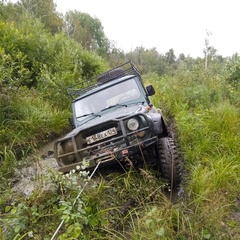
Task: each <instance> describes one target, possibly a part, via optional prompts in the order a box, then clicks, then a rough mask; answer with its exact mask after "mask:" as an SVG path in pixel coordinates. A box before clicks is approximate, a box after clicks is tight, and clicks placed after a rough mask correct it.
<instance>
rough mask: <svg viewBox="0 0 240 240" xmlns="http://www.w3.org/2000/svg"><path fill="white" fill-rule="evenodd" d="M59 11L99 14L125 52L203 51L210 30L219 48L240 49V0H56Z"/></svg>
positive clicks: (199, 53)
mask: <svg viewBox="0 0 240 240" xmlns="http://www.w3.org/2000/svg"><path fill="white" fill-rule="evenodd" d="M54 2H55V3H56V4H57V10H58V11H59V12H63V13H64V12H66V11H68V10H77V11H80V12H85V13H89V14H90V15H91V16H92V17H97V18H98V19H99V20H100V21H101V23H102V26H103V27H104V32H105V34H106V36H107V38H108V39H110V40H112V41H114V42H115V44H116V46H117V47H118V48H121V49H123V50H124V51H125V52H128V51H130V50H134V49H135V47H140V46H142V47H144V48H147V49H149V48H152V47H156V49H157V51H158V52H159V53H163V54H165V53H166V52H167V51H168V50H169V49H170V48H173V50H174V52H175V54H176V55H177V56H178V55H179V54H180V53H184V54H185V55H190V56H192V57H197V56H200V57H203V48H204V41H205V38H206V36H207V35H206V31H209V32H211V33H212V35H211V37H210V44H211V45H212V46H213V47H214V48H215V49H217V50H218V52H217V53H218V54H221V55H223V56H224V57H226V56H231V55H232V54H234V53H236V52H238V53H240V31H239V25H240V1H239V0H216V1H214V0H119V1H118V0H54Z"/></svg>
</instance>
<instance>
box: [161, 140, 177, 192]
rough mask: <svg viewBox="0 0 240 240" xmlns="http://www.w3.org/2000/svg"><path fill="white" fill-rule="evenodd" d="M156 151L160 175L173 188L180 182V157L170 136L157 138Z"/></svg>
mask: <svg viewBox="0 0 240 240" xmlns="http://www.w3.org/2000/svg"><path fill="white" fill-rule="evenodd" d="M158 151H159V159H158V160H159V165H160V172H161V176H162V178H164V179H166V180H167V181H168V182H169V184H170V186H171V187H172V188H174V187H176V186H177V185H178V184H179V183H180V182H181V159H180V157H179V154H178V149H177V146H176V144H175V142H174V140H173V139H172V138H170V137H163V138H159V141H158Z"/></svg>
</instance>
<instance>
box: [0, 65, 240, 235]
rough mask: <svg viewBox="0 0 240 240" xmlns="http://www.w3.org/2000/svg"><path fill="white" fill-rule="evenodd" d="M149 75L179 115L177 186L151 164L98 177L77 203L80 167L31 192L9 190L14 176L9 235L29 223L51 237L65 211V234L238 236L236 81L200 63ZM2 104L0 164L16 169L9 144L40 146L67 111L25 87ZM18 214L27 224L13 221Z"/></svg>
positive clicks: (239, 114) (160, 100) (6, 199)
mask: <svg viewBox="0 0 240 240" xmlns="http://www.w3.org/2000/svg"><path fill="white" fill-rule="evenodd" d="M144 79H146V82H150V83H152V84H153V85H154V87H155V90H156V95H155V96H154V98H153V99H152V100H153V102H154V104H155V105H156V106H159V107H160V108H162V110H163V113H164V115H165V116H166V118H167V120H168V119H171V118H174V119H175V123H176V128H177V131H178V140H179V145H180V150H181V155H182V156H183V159H184V163H183V164H184V169H185V171H184V175H183V183H182V185H181V188H180V192H179V194H180V195H179V196H177V197H176V194H177V193H172V192H168V193H166V190H167V189H166V186H165V184H164V182H163V181H162V180H161V179H160V178H159V176H158V174H156V173H154V172H153V171H152V170H150V169H141V170H140V171H135V169H133V168H130V170H129V171H127V172H120V173H119V172H115V173H111V174H106V175H98V176H96V177H95V178H94V180H93V181H91V184H90V186H89V187H88V189H87V191H85V192H84V193H83V194H82V195H81V197H80V199H79V200H80V202H79V204H78V206H76V207H75V208H71V204H72V202H73V199H74V197H75V196H76V195H77V192H78V190H77V189H78V187H77V186H79V185H78V182H79V181H81V182H83V181H84V180H83V179H82V177H80V176H78V175H76V174H73V175H71V176H66V177H67V178H65V179H63V176H62V175H55V174H49V176H50V178H51V179H52V180H53V182H54V186H55V188H54V190H52V192H41V191H40V190H39V189H36V191H35V192H34V193H33V194H32V195H31V196H30V197H29V198H28V199H24V198H21V197H20V198H19V197H15V199H12V198H11V197H10V196H11V180H8V181H5V185H1V193H3V195H2V196H3V197H1V199H3V201H1V204H0V205H1V209H2V210H1V211H2V212H1V213H0V214H1V218H3V219H4V221H5V223H6V222H7V223H8V224H10V226H9V234H10V233H11V237H15V236H17V234H18V236H19V238H20V237H21V236H24V235H25V234H26V233H28V232H29V231H32V232H31V234H33V235H34V237H35V239H41V237H45V238H50V237H51V236H52V234H53V233H54V231H55V230H56V228H57V226H58V224H59V223H60V221H61V217H65V218H66V219H67V221H66V222H65V224H64V225H63V227H62V229H61V231H60V234H61V235H60V237H59V239H74V238H81V239H87V240H88V239H119V240H120V239H134V240H135V239H136V240H138V239H157V240H158V239H163V240H189V239H191V240H205V239H211V240H219V239H239V238H240V230H239V229H240V224H239V217H238V216H239V212H240V205H239V196H240V190H239V189H240V157H239V156H240V152H239V151H240V150H239V149H240V133H239V129H240V111H239V110H240V109H239V102H240V98H239V94H238V92H239V89H237V88H232V87H231V86H230V85H229V84H228V83H227V81H226V80H225V79H224V75H222V76H221V75H216V74H215V75H214V74H210V73H209V72H204V70H201V69H194V70H193V71H182V72H181V71H179V72H178V73H177V74H176V75H172V76H163V77H159V76H157V75H154V74H151V75H148V76H145V77H144ZM29 101H30V102H31V104H29ZM1 107H2V106H1ZM3 109H4V114H5V115H4V116H5V117H6V114H8V115H7V116H9V117H8V118H5V120H4V121H1V126H3V128H1V134H2V135H1V137H4V139H6V140H7V141H8V142H9V144H8V146H6V147H5V148H3V150H2V153H1V154H2V155H3V156H4V158H5V159H7V161H5V162H4V164H2V165H1V167H2V169H4V170H3V172H6V173H7V172H9V175H8V176H11V174H12V171H9V169H13V168H14V167H15V166H16V165H15V162H16V160H17V158H16V155H15V154H14V149H13V148H12V147H11V146H14V144H16V143H17V144H20V145H24V144H25V143H30V142H31V144H33V145H35V144H36V145H38V141H43V140H44V139H46V137H47V136H55V134H60V133H61V132H62V130H63V129H65V128H66V118H67V117H68V114H69V113H68V112H67V111H66V112H62V111H59V110H58V109H56V108H54V106H52V105H51V104H50V103H46V102H45V101H43V99H41V98H38V97H37V95H34V94H33V95H31V96H29V95H27V96H24V94H20V99H19V101H13V102H11V104H10V105H9V106H6V105H5V108H3ZM7 133H8V134H7ZM13 143H14V144H13ZM15 146H16V145H15ZM2 176H3V175H2ZM45 177H46V176H45ZM4 178H5V180H6V178H7V175H5V176H4ZM41 181H42V182H44V181H45V179H44V178H43V179H41ZM60 200H61V201H60ZM171 200H174V201H171ZM33 206H34V207H33ZM5 210H8V211H5ZM9 211H10V212H11V211H12V213H14V214H15V215H14V216H15V217H12V215H10V214H9V213H10V212H9ZM19 221H21V222H22V223H24V224H25V225H24V226H23V225H21V226H22V228H21V229H15V230H14V227H13V226H16V225H17V224H16V223H18V222H19ZM11 224H12V225H11ZM14 224H15V225H14ZM0 228H2V229H3V224H2V223H0ZM43 229H44V231H43ZM16 230H17V231H16ZM0 232H1V231H0ZM42 232H44V236H43V235H41V233H42ZM4 234H6V232H5V233H4ZM0 236H1V233H0ZM9 236H10V235H9ZM6 239H7V238H6Z"/></svg>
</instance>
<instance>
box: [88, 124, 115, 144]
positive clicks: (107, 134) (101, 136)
mask: <svg viewBox="0 0 240 240" xmlns="http://www.w3.org/2000/svg"><path fill="white" fill-rule="evenodd" d="M116 134H117V129H116V128H114V127H113V128H109V129H107V130H105V131H102V132H99V133H96V134H94V135H92V136H89V137H86V141H87V144H91V143H94V142H97V141H100V140H102V139H104V138H108V137H111V136H114V135H116Z"/></svg>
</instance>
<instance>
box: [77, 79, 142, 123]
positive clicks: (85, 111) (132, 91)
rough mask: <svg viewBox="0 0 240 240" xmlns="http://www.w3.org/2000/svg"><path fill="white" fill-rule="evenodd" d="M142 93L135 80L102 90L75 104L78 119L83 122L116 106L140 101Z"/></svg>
mask: <svg viewBox="0 0 240 240" xmlns="http://www.w3.org/2000/svg"><path fill="white" fill-rule="evenodd" d="M139 97H140V91H139V88H138V86H137V83H136V81H135V79H134V78H132V79H129V80H127V81H124V82H121V83H119V84H116V85H113V86H110V87H108V88H105V89H102V90H101V91H99V92H96V93H93V94H91V95H88V96H86V97H84V98H82V99H79V100H78V101H76V102H75V105H74V108H75V113H76V118H79V120H83V119H84V118H86V117H87V116H90V115H93V113H98V112H100V111H101V110H103V109H106V108H108V107H110V106H113V105H116V104H123V103H125V102H128V101H132V100H135V99H138V98H139Z"/></svg>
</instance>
